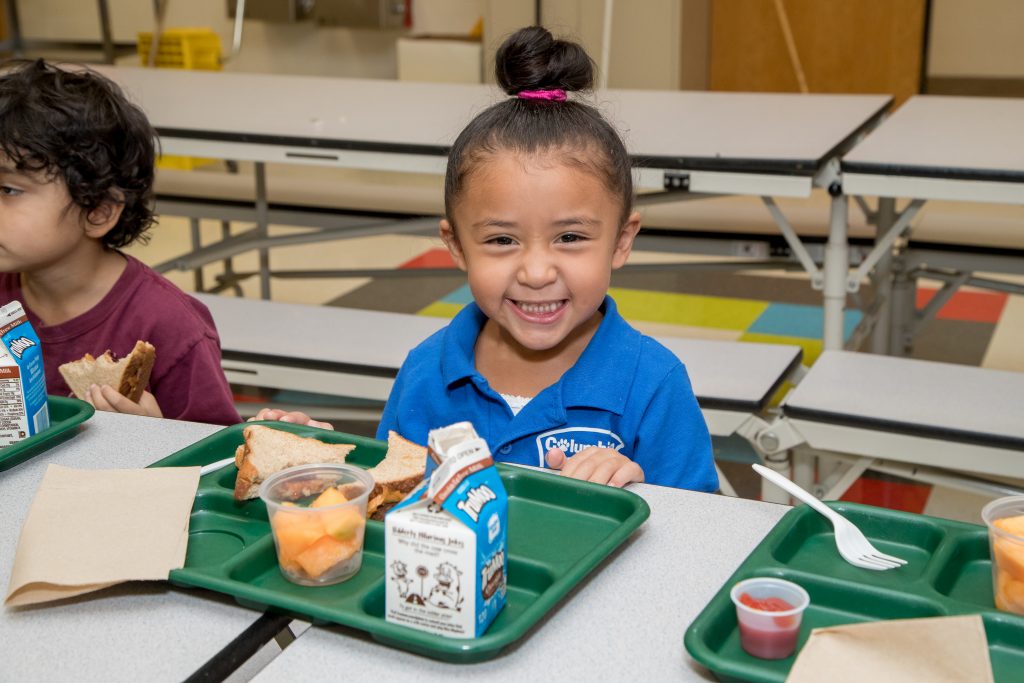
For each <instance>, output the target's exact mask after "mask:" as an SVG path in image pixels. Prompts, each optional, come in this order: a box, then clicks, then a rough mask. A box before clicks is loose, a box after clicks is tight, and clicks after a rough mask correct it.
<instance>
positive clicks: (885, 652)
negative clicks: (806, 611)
mask: <svg viewBox="0 0 1024 683" xmlns="http://www.w3.org/2000/svg"><path fill="white" fill-rule="evenodd" d="M819 681H828V682H829V683H852V682H856V683H919V682H920V681H928V683H966V682H967V681H970V683H986V682H988V683H991V682H992V665H991V663H990V662H989V658H988V639H987V638H986V637H985V626H984V624H983V623H982V621H981V617H979V616H977V615H972V616H963V617H933V618H926V619H899V620H893V621H874V622H870V623H866V624H849V625H847V626H832V627H829V628H816V629H814V630H813V631H812V632H811V637H810V638H809V639H808V641H807V644H806V645H804V647H803V649H802V650H801V651H800V655H799V656H798V657H797V658H796V662H794V663H793V668H792V669H791V670H790V672H789V677H788V678H787V679H786V683H811V682H813V683H818V682H819Z"/></svg>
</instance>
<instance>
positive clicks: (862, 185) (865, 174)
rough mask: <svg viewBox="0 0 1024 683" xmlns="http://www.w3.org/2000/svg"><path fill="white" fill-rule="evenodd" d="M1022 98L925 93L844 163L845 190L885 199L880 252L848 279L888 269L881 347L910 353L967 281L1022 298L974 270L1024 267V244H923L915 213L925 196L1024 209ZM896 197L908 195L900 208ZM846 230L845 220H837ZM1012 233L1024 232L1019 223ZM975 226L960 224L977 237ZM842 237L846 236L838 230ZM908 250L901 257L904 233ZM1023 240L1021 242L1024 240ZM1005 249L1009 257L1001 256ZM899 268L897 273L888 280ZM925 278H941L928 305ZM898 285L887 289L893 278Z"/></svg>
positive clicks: (1020, 290)
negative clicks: (921, 300) (919, 286)
mask: <svg viewBox="0 0 1024 683" xmlns="http://www.w3.org/2000/svg"><path fill="white" fill-rule="evenodd" d="M1022 122H1024V100H1021V99H1019V98H984V97H947V96H934V95H918V96H915V97H912V98H911V99H910V100H908V101H907V102H906V103H905V104H904V105H903V106H902V107H900V108H899V110H897V111H896V112H895V113H894V114H892V115H891V116H890V117H889V118H887V119H886V120H885V121H884V122H883V123H882V124H881V125H880V126H879V127H878V128H876V129H875V130H874V131H872V132H871V133H870V135H868V137H867V138H866V139H865V140H863V141H862V142H861V143H860V144H858V145H857V146H856V147H855V148H854V149H853V150H852V151H851V152H849V153H848V154H847V155H845V156H844V157H843V159H842V164H841V167H842V186H843V192H844V194H847V195H851V196H860V197H864V196H873V197H878V198H879V204H878V212H877V213H878V217H879V220H878V230H879V235H878V239H877V240H876V246H875V249H874V250H873V252H872V253H871V254H869V255H868V257H867V258H866V259H865V261H864V263H863V264H862V265H861V266H860V268H859V269H858V270H856V271H854V272H852V273H851V274H850V276H849V279H848V283H847V286H848V288H849V289H850V291H856V290H857V289H858V287H859V283H860V280H861V278H862V277H863V276H864V275H865V274H866V273H867V272H868V270H870V269H871V268H872V267H876V268H878V269H879V271H880V275H881V277H878V278H876V282H877V283H878V284H880V285H883V289H882V290H881V291H880V292H879V294H880V296H879V300H880V301H881V302H883V306H882V308H881V309H880V315H879V322H878V323H877V324H876V328H875V333H874V337H873V346H874V349H875V350H876V351H878V352H890V353H896V354H901V355H902V354H904V353H906V352H907V350H908V349H909V347H910V344H911V342H912V340H913V335H914V332H915V330H916V329H917V328H919V327H920V325H921V324H923V322H925V321H926V320H927V318H928V317H929V316H931V315H933V314H934V313H935V312H936V311H937V310H938V308H939V307H940V306H941V305H942V304H943V303H945V302H946V301H948V300H949V298H950V297H952V295H953V294H954V293H955V292H956V290H957V289H958V288H959V287H961V286H963V285H973V286H978V287H985V288H990V289H997V290H1001V291H1007V292H1013V293H1016V294H1024V286H1021V285H1020V284H1014V283H1011V282H1004V281H1000V280H993V279H989V278H986V277H977V276H975V275H974V274H973V272H972V271H996V272H1011V273H1017V274H1020V273H1024V250H1021V249H1019V248H1016V249H1002V250H996V249H989V248H986V245H982V244H978V243H973V244H971V241H972V240H970V239H967V240H965V241H966V242H968V244H966V245H942V246H941V248H937V246H938V245H924V244H921V245H915V243H914V241H913V231H912V227H913V219H914V217H915V215H916V214H917V213H918V211H919V210H920V208H921V207H922V206H923V205H924V204H925V202H927V201H930V200H948V201H959V202H983V203H1000V204H1008V205H1016V206H1021V207H1024V126H1022ZM898 199H906V200H910V202H909V204H906V205H905V206H903V207H902V208H900V210H897V207H896V201H897V200H898ZM833 229H835V230H836V231H842V230H844V226H842V225H841V224H837V225H833ZM1006 229H1008V230H1012V231H1016V232H1017V233H1018V234H1019V233H1020V229H1021V223H1020V222H1017V223H1016V224H1015V225H1014V224H1010V225H1008V226H1007V227H1006ZM975 230H976V228H975V227H974V226H971V225H964V226H962V231H963V232H964V233H966V234H967V235H968V236H970V234H971V232H972V231H975ZM836 237H837V239H838V238H839V235H838V234H837V235H836ZM908 237H909V239H910V243H909V248H908V249H906V250H905V251H904V253H903V254H902V255H901V256H900V257H899V258H897V259H896V260H895V261H894V260H893V259H892V258H891V250H892V247H893V244H894V242H895V241H896V240H897V239H900V238H902V239H907V238H908ZM1018 239H1019V238H1018ZM1000 252H1001V255H1002V258H996V256H998V255H1000ZM890 272H892V273H893V274H894V275H895V277H894V278H891V279H890V278H889V277H888V274H889V273H890ZM917 277H927V278H932V279H939V280H941V281H942V282H943V286H942V289H941V290H940V291H939V292H938V293H937V294H936V295H935V296H934V297H933V299H932V301H931V302H929V304H928V305H927V306H926V307H925V308H924V309H923V310H922V311H920V312H919V311H917V308H916V303H915V294H916V291H915V290H916V287H915V280H916V278H917ZM888 282H891V283H892V284H891V285H889V286H885V283H888Z"/></svg>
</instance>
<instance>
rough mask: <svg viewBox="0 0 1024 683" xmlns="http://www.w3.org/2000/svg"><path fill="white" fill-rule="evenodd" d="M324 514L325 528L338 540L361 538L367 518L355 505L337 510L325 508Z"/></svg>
mask: <svg viewBox="0 0 1024 683" xmlns="http://www.w3.org/2000/svg"><path fill="white" fill-rule="evenodd" d="M321 514H322V517H323V520H324V530H325V531H327V534H328V535H329V536H331V537H332V538H334V540H336V541H351V540H353V539H358V538H360V535H361V532H362V530H363V528H364V527H365V526H366V518H365V517H363V515H362V514H360V513H359V508H357V507H355V506H354V505H352V506H349V507H343V508H339V509H337V510H325V511H324V512H323V513H321Z"/></svg>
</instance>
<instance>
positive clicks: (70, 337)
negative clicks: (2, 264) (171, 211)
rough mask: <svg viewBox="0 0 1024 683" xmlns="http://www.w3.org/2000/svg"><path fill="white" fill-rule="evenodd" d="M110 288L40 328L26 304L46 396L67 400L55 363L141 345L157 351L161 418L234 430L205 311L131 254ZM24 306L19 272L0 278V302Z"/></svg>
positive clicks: (155, 386)
mask: <svg viewBox="0 0 1024 683" xmlns="http://www.w3.org/2000/svg"><path fill="white" fill-rule="evenodd" d="M125 258H126V259H127V260H128V265H127V267H126V268H125V269H124V272H123V273H122V274H121V277H120V278H118V280H117V282H116V283H114V286H113V288H111V290H110V291H109V292H107V295H106V296H105V297H103V300H102V301H100V302H99V303H98V304H97V305H96V306H94V307H93V308H92V310H89V311H86V312H85V313H83V314H82V315H80V316H78V317H75V318H72V319H71V320H68V321H66V322H63V323H61V324H59V325H43V323H42V321H40V320H39V317H38V316H36V314H35V313H34V312H33V311H32V310H31V309H29V308H28V307H27V306H25V312H26V313H28V317H29V320H30V321H31V322H32V326H33V327H34V328H35V330H36V334H38V335H39V341H40V342H42V347H43V365H44V366H45V368H46V393H48V394H55V395H57V396H69V395H71V390H70V389H69V388H68V385H67V383H65V382H64V378H63V377H61V374H60V371H59V370H58V369H57V368H58V367H59V366H61V365H63V364H64V363H67V362H69V361H74V360H78V359H80V358H81V357H82V356H84V355H85V354H87V353H91V354H92V355H93V356H100V355H102V354H103V352H104V351H106V350H108V349H109V350H110V351H111V353H113V354H114V357H115V358H122V357H124V356H125V355H127V354H129V353H131V350H132V349H133V348H134V347H135V342H136V341H138V340H140V339H141V340H143V341H147V342H149V343H150V344H152V345H153V346H154V347H156V363H155V364H154V365H153V373H152V375H150V378H149V386H148V387H147V389H148V390H149V391H150V393H152V394H153V396H155V397H156V402H157V403H158V404H159V405H160V410H161V412H163V415H164V417H166V418H170V419H174V420H190V421H193V422H209V423H212V424H222V425H231V424H236V423H238V422H241V418H240V417H239V415H238V411H237V410H235V403H234V400H233V399H232V397H231V390H230V388H229V387H228V382H227V379H226V378H225V377H224V371H223V370H222V369H221V365H220V338H219V337H218V336H217V329H216V327H214V324H213V318H212V317H211V316H210V311H209V310H207V308H206V306H204V305H203V304H201V303H200V302H199V301H197V300H196V299H194V298H192V297H190V296H189V295H188V294H186V293H185V292H183V291H181V290H180V289H178V288H177V287H176V286H175V285H174V284H172V283H171V282H170V280H168V279H166V278H165V277H163V276H162V275H160V274H158V273H157V272H156V271H154V270H153V269H152V268H149V267H148V266H146V265H145V264H144V263H142V262H141V261H139V260H138V259H136V258H133V257H131V256H127V255H126V256H125ZM14 300H18V301H20V302H21V303H22V305H24V304H25V298H24V297H23V296H22V293H21V278H20V276H19V274H18V273H0V304H6V303H8V302H10V301H14Z"/></svg>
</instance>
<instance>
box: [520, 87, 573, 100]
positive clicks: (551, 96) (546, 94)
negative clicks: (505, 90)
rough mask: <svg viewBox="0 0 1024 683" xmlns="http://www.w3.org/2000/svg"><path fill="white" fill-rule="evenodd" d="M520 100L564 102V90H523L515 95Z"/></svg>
mask: <svg viewBox="0 0 1024 683" xmlns="http://www.w3.org/2000/svg"><path fill="white" fill-rule="evenodd" d="M516 97H518V98H519V99H521V100H550V101H552V102H565V91H564V90H523V91H521V92H518V93H516Z"/></svg>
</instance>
